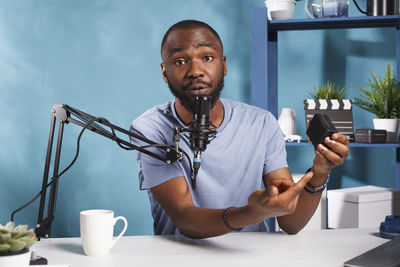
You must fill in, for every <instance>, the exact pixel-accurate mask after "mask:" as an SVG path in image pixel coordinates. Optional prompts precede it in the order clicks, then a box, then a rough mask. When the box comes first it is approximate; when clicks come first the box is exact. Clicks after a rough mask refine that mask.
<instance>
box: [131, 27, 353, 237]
mask: <svg viewBox="0 0 400 267" xmlns="http://www.w3.org/2000/svg"><path fill="white" fill-rule="evenodd" d="M161 56H162V60H163V62H162V63H161V70H162V75H163V78H164V81H165V82H166V83H167V84H168V86H169V88H170V90H171V92H172V93H173V94H174V96H175V101H174V102H170V103H167V104H164V105H160V106H157V107H155V108H152V109H150V110H148V111H147V112H145V113H144V114H143V115H142V116H140V117H139V118H138V119H136V120H135V121H134V122H133V124H132V127H131V130H132V131H135V132H136V133H139V134H142V135H143V136H144V137H146V138H148V139H150V140H153V141H155V142H157V143H162V144H170V145H173V142H172V135H173V130H172V129H173V126H174V125H178V126H187V125H189V124H190V122H191V120H192V101H193V97H194V96H195V95H197V94H206V95H211V96H213V99H214V101H213V103H212V108H211V110H210V121H211V123H212V124H213V125H215V126H216V127H217V134H216V137H215V139H213V140H212V141H211V143H210V144H209V145H208V147H207V150H206V151H204V152H203V154H202V155H203V156H202V159H203V160H202V165H201V168H200V170H199V173H198V176H197V184H196V189H195V190H193V188H192V186H191V183H190V162H189V161H188V160H186V159H183V160H182V161H177V162H175V163H173V164H171V165H167V164H165V163H163V162H161V161H158V160H156V159H153V158H151V157H149V156H147V155H144V154H142V153H137V159H138V167H139V177H140V187H141V189H145V190H147V191H148V194H149V198H150V202H151V207H152V215H153V217H154V230H155V234H177V233H182V234H184V235H186V236H189V237H192V238H205V237H211V236H217V235H222V234H225V233H228V232H231V231H234V230H241V231H268V230H269V229H268V226H267V224H266V223H265V220H266V219H268V218H273V217H277V220H278V223H279V226H280V227H281V228H282V229H283V230H284V231H286V232H287V233H290V234H294V233H297V232H298V231H299V230H301V229H302V228H303V227H304V226H305V225H306V224H307V222H308V220H309V219H310V218H311V216H312V215H313V213H314V211H315V209H316V207H317V205H318V203H319V200H320V197H321V192H322V191H323V188H324V186H321V185H325V186H326V181H327V177H328V174H329V173H330V171H331V169H332V168H333V167H335V166H338V165H341V164H342V163H343V161H344V159H345V158H346V157H347V155H348V141H347V138H346V137H345V136H344V135H342V134H339V133H335V134H333V135H332V136H331V138H329V137H327V138H325V140H324V141H325V144H324V145H319V146H318V148H317V150H316V151H315V154H316V155H315V158H314V161H313V167H312V170H311V171H310V172H308V173H306V174H305V175H304V176H303V178H302V179H301V180H300V181H299V182H298V183H296V184H295V183H294V182H293V179H292V176H291V174H290V172H289V170H288V168H287V163H286V151H285V143H284V139H283V135H282V133H281V131H280V129H279V126H278V124H277V122H276V119H275V118H274V117H273V116H272V115H271V113H269V112H268V111H266V110H263V109H259V108H256V107H253V106H250V105H247V104H243V103H239V102H235V101H230V100H227V99H220V98H219V96H220V92H221V90H222V88H223V84H224V76H225V75H226V74H227V67H226V57H225V56H224V55H223V45H222V42H221V40H220V37H219V36H218V34H217V33H216V32H215V31H214V30H213V29H212V28H211V27H210V26H209V25H207V24H205V23H203V22H199V21H192V20H188V21H181V22H178V23H177V24H175V25H173V26H172V27H171V28H170V29H169V30H168V31H167V33H166V34H165V36H164V39H163V41H162V46H161ZM132 142H134V141H132ZM136 144H138V145H140V143H136ZM180 146H181V148H182V149H183V150H184V151H186V152H187V153H188V154H192V153H193V152H192V151H191V148H190V143H189V140H188V138H187V137H185V136H184V135H183V134H182V135H181V141H180ZM154 151H155V152H157V150H154ZM158 153H159V154H162V152H159V151H158ZM262 183H263V184H264V185H265V189H261V188H262ZM306 185H307V186H306ZM321 188H322V190H321Z"/></svg>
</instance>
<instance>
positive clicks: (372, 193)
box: [327, 185, 400, 228]
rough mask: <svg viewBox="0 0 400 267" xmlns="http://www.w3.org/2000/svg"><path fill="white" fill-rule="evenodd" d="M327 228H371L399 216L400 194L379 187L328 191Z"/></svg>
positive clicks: (399, 192)
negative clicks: (387, 217) (389, 217)
mask: <svg viewBox="0 0 400 267" xmlns="http://www.w3.org/2000/svg"><path fill="white" fill-rule="evenodd" d="M327 196H328V227H329V228H375V227H379V225H380V223H381V222H382V221H384V220H385V216H386V215H400V191H399V190H394V189H390V188H384V187H379V186H372V185H368V186H360V187H352V188H345V189H337V190H328V194H327Z"/></svg>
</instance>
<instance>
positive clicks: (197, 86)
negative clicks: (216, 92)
mask: <svg viewBox="0 0 400 267" xmlns="http://www.w3.org/2000/svg"><path fill="white" fill-rule="evenodd" d="M185 87H186V88H185V89H186V90H187V91H189V93H190V94H195V95H197V94H204V93H206V92H207V90H208V89H209V88H211V84H208V83H206V82H196V83H192V84H190V85H188V86H185Z"/></svg>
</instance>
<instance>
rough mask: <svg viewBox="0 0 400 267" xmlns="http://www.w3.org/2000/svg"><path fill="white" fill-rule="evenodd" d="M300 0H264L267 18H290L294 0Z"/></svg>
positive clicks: (295, 0)
mask: <svg viewBox="0 0 400 267" xmlns="http://www.w3.org/2000/svg"><path fill="white" fill-rule="evenodd" d="M298 1H300V0H265V6H266V7H267V13H268V14H267V15H268V19H269V20H285V19H291V18H292V17H293V13H294V7H295V5H296V2H298Z"/></svg>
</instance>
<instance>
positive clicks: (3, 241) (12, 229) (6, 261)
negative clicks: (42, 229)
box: [0, 222, 37, 267]
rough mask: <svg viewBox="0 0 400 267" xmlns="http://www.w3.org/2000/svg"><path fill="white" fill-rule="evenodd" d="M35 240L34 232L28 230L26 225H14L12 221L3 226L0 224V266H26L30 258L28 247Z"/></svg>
mask: <svg viewBox="0 0 400 267" xmlns="http://www.w3.org/2000/svg"><path fill="white" fill-rule="evenodd" d="M36 241H37V237H36V234H35V232H34V231H33V229H29V230H28V226H27V225H18V226H15V224H14V222H8V223H7V224H6V225H5V226H3V225H1V224H0V266H2V267H15V266H19V267H25V266H26V267H28V266H29V263H30V260H31V251H30V250H29V248H30V246H32V245H33V244H34V243H35V242H36Z"/></svg>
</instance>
